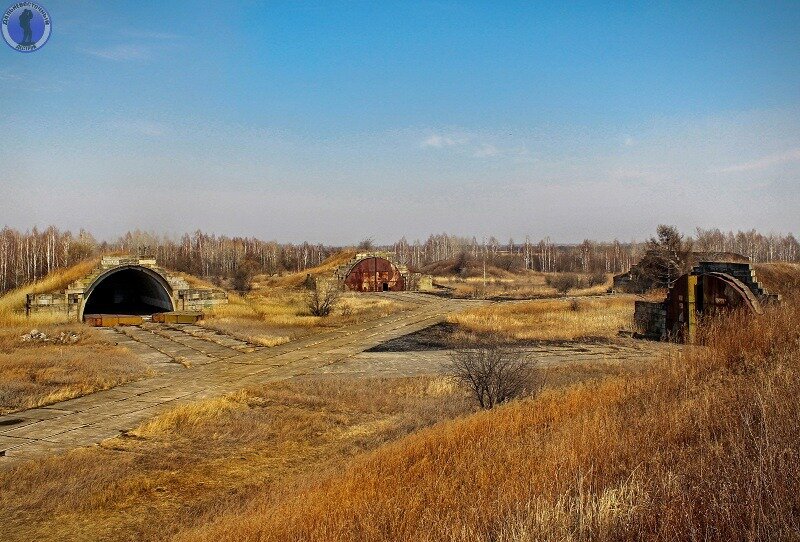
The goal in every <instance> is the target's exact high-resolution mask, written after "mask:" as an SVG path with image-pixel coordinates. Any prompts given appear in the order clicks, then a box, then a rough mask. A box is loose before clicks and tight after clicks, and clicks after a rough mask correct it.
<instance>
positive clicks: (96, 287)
mask: <svg viewBox="0 0 800 542" xmlns="http://www.w3.org/2000/svg"><path fill="white" fill-rule="evenodd" d="M227 302H228V294H227V293H226V292H225V291H224V290H220V289H218V288H211V287H207V286H203V285H199V286H192V285H191V284H189V282H188V281H187V279H186V278H185V277H183V276H182V275H179V274H176V273H172V272H170V271H168V270H166V269H164V268H162V267H159V266H158V265H156V260H155V258H152V257H135V256H129V255H123V256H103V257H102V259H101V261H100V264H99V265H98V266H97V267H96V268H94V269H93V270H92V271H91V272H90V273H89V274H88V275H86V276H85V277H82V278H80V279H78V280H76V281H74V282H72V283H70V284H69V285H68V286H67V288H65V289H64V290H59V291H55V292H47V293H37V294H28V296H27V298H26V301H25V312H26V314H31V313H44V312H46V313H51V314H62V315H64V316H65V317H67V318H76V317H77V320H78V321H85V320H86V316H88V315H89V314H122V315H130V316H131V318H129V319H128V323H129V324H130V322H133V321H135V320H136V318H135V316H145V315H151V314H156V313H163V312H172V311H195V312H196V311H203V310H205V309H207V308H210V307H213V306H215V305H220V304H224V303H227ZM131 305H132V306H131ZM101 320H102V319H101ZM140 320H141V318H140ZM94 325H105V324H97V323H95V324H94Z"/></svg>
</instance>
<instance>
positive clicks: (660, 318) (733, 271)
mask: <svg viewBox="0 0 800 542" xmlns="http://www.w3.org/2000/svg"><path fill="white" fill-rule="evenodd" d="M779 300H780V296H779V295H777V294H771V293H769V292H767V291H766V290H765V289H764V287H763V286H762V285H761V283H760V282H758V281H757V280H756V275H755V271H754V270H753V269H752V267H751V265H750V264H748V263H732V262H700V264H699V265H697V266H696V267H694V268H693V269H692V271H691V272H690V273H687V274H685V275H683V276H681V277H679V278H678V280H676V281H675V282H674V283H673V285H672V287H671V288H670V290H669V292H668V293H667V297H666V299H665V300H664V301H663V302H660V303H652V302H646V301H637V302H636V309H635V315H634V319H635V321H636V324H637V326H638V327H639V328H640V329H641V330H642V331H643V332H644V334H645V335H648V336H651V337H653V338H658V339H662V340H675V341H680V342H694V339H695V333H696V331H697V325H698V321H699V318H700V317H708V316H716V315H720V314H723V313H724V312H726V311H728V310H733V309H737V308H745V309H747V310H749V311H752V312H753V313H756V314H760V313H762V312H763V305H764V304H766V303H771V302H777V301H779Z"/></svg>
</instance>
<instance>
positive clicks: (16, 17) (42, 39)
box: [2, 2, 51, 53]
mask: <svg viewBox="0 0 800 542" xmlns="http://www.w3.org/2000/svg"><path fill="white" fill-rule="evenodd" d="M50 27H51V25H50V14H49V13H47V10H46V9H44V7H42V5H41V4H37V3H36V2H18V3H16V4H14V5H13V6H11V7H10V8H8V9H7V10H6V11H5V12H4V13H3V21H2V29H3V39H5V40H6V43H7V44H8V45H9V46H10V47H11V48H12V49H14V50H15V51H19V52H20V53H32V52H33V51H38V50H39V49H41V48H42V46H43V45H44V44H45V43H47V40H48V38H49V37H50Z"/></svg>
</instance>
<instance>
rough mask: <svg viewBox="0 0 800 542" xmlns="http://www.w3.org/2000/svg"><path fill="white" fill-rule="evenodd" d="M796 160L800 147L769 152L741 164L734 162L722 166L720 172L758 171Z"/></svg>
mask: <svg viewBox="0 0 800 542" xmlns="http://www.w3.org/2000/svg"><path fill="white" fill-rule="evenodd" d="M798 161H800V148H797V149H792V150H789V151H786V152H779V153H775V154H770V155H768V156H764V157H763V158H758V159H756V160H751V161H749V162H742V163H741V164H735V165H732V166H729V167H726V168H723V169H721V170H720V171H721V172H722V173H740V172H742V171H758V170H762V169H767V168H770V167H772V166H778V165H781V164H788V163H790V162H798Z"/></svg>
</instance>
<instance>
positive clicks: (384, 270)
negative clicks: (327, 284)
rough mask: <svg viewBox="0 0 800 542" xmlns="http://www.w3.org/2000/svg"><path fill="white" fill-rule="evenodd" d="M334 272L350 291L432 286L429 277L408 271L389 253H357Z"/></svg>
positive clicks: (420, 288) (394, 290)
mask: <svg viewBox="0 0 800 542" xmlns="http://www.w3.org/2000/svg"><path fill="white" fill-rule="evenodd" d="M334 275H335V278H336V279H337V280H338V281H339V283H340V284H341V286H342V289H344V290H346V291H351V292H402V291H408V290H424V289H429V288H431V287H432V279H431V277H430V276H428V275H421V274H420V273H411V272H409V270H408V268H407V267H406V266H405V265H402V264H400V263H397V262H396V261H395V258H394V255H393V254H392V253H390V252H365V253H360V254H356V255H355V257H354V258H353V259H352V260H350V262H348V263H347V264H345V265H342V266H340V267H339V268H338V269H337V270H336V272H335V274H334Z"/></svg>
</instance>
